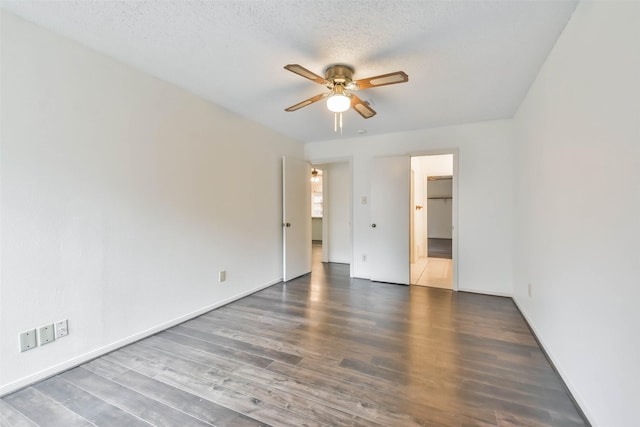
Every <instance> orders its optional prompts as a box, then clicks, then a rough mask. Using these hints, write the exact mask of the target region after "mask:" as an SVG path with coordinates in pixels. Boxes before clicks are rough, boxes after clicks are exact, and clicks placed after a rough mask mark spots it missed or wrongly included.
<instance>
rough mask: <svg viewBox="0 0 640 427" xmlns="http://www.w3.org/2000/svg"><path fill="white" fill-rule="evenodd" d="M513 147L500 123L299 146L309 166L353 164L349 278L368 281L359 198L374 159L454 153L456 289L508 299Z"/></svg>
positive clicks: (507, 127) (506, 125)
mask: <svg viewBox="0 0 640 427" xmlns="http://www.w3.org/2000/svg"><path fill="white" fill-rule="evenodd" d="M376 119H380V120H382V119H383V116H379V118H374V119H372V120H376ZM512 139H513V134H512V128H511V121H509V120H504V121H491V122H482V123H474V124H469V125H462V126H450V127H443V128H437V129H427V130H420V131H411V132H400V133H394V134H387V135H379V136H370V137H360V138H352V139H343V140H338V141H326V142H316V143H307V144H305V157H306V158H307V159H309V160H310V161H312V162H313V163H323V161H324V160H326V159H335V158H347V157H351V158H353V163H352V168H353V172H352V173H353V250H354V255H355V256H354V265H353V274H354V275H355V276H357V277H365V278H366V277H370V267H369V265H368V264H367V263H366V262H364V261H362V255H363V254H367V253H368V252H369V233H370V228H369V209H368V205H365V204H362V203H361V198H362V197H363V196H366V197H368V194H369V182H370V178H371V174H372V173H375V171H372V170H371V163H372V159H373V157H374V156H385V155H411V154H415V155H419V154H440V153H442V152H443V151H447V150H449V151H450V150H452V149H457V150H458V152H459V169H458V172H459V174H458V177H459V179H458V193H457V194H458V195H459V197H458V201H459V211H458V216H459V217H458V226H459V229H458V232H459V236H458V243H459V250H458V260H459V262H458V268H459V270H458V285H459V289H461V290H469V291H474V292H483V293H492V294H500V295H511V292H512V280H513V272H512V258H511V256H512V255H511V247H512V237H511V233H512V210H513V189H512V181H511V180H505V179H504V177H505V176H512V173H513V171H512V161H513V156H512ZM407 232H408V230H407Z"/></svg>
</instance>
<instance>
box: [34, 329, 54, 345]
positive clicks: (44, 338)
mask: <svg viewBox="0 0 640 427" xmlns="http://www.w3.org/2000/svg"><path fill="white" fill-rule="evenodd" d="M38 334H39V335H40V345H45V344H49V343H50V342H54V341H55V340H56V337H55V334H54V329H53V324H51V325H46V326H42V327H41V328H39V329H38Z"/></svg>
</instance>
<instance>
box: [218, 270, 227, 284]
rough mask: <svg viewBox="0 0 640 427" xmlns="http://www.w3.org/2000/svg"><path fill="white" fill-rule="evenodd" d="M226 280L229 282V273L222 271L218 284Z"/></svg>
mask: <svg viewBox="0 0 640 427" xmlns="http://www.w3.org/2000/svg"><path fill="white" fill-rule="evenodd" d="M225 280H227V272H226V270H221V271H220V272H219V273H218V282H224V281H225Z"/></svg>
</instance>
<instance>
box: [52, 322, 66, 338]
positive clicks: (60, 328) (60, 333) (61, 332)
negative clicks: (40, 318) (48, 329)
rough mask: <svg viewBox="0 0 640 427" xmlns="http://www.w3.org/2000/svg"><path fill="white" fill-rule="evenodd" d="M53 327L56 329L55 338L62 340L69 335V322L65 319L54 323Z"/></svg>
mask: <svg viewBox="0 0 640 427" xmlns="http://www.w3.org/2000/svg"><path fill="white" fill-rule="evenodd" d="M54 326H55V329H56V338H62V337H66V336H67V335H69V321H68V320H67V319H64V320H61V321H59V322H56V323H55V324H54Z"/></svg>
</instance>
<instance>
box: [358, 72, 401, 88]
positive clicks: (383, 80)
mask: <svg viewBox="0 0 640 427" xmlns="http://www.w3.org/2000/svg"><path fill="white" fill-rule="evenodd" d="M408 81H409V76H408V75H407V74H406V73H405V72H404V71H396V72H395V73H389V74H382V75H380V76H375V77H369V78H368V79H360V80H356V81H355V84H357V85H358V89H369V88H370V87H378V86H386V85H393V84H396V83H404V82H408Z"/></svg>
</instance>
